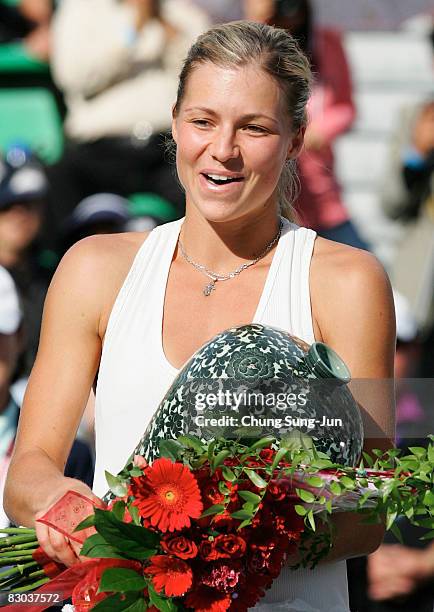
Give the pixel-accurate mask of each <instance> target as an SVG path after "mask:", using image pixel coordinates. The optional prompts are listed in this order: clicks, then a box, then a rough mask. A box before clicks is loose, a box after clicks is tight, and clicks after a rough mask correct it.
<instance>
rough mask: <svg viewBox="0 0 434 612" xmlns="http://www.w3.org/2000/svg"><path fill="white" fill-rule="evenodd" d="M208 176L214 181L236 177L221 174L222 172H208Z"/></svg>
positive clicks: (229, 179)
mask: <svg viewBox="0 0 434 612" xmlns="http://www.w3.org/2000/svg"><path fill="white" fill-rule="evenodd" d="M207 176H209V178H211V179H213V180H214V181H231V180H233V179H234V178H235V177H234V176H221V175H220V174H208V175H207Z"/></svg>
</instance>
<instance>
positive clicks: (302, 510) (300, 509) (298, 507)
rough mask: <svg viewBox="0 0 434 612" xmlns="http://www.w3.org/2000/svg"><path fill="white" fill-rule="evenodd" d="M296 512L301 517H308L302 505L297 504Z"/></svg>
mask: <svg viewBox="0 0 434 612" xmlns="http://www.w3.org/2000/svg"><path fill="white" fill-rule="evenodd" d="M294 510H295V511H296V512H297V514H298V515H299V516H306V514H307V510H306V508H305V507H304V506H301V505H300V504H295V506H294Z"/></svg>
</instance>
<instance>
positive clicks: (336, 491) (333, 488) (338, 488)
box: [330, 480, 342, 495]
mask: <svg viewBox="0 0 434 612" xmlns="http://www.w3.org/2000/svg"><path fill="white" fill-rule="evenodd" d="M330 491H331V492H332V493H333V495H340V494H341V493H342V487H341V485H340V484H339V483H338V482H337V481H335V480H334V481H333V482H332V483H331V485H330Z"/></svg>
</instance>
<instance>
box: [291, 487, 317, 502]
mask: <svg viewBox="0 0 434 612" xmlns="http://www.w3.org/2000/svg"><path fill="white" fill-rule="evenodd" d="M295 492H296V493H297V495H298V496H299V498H300V499H302V500H303V501H304V502H307V503H312V502H314V501H315V495H314V494H313V493H311V492H310V491H306V489H295Z"/></svg>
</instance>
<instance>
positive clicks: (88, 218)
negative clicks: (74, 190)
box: [60, 193, 131, 254]
mask: <svg viewBox="0 0 434 612" xmlns="http://www.w3.org/2000/svg"><path fill="white" fill-rule="evenodd" d="M128 206H129V202H128V200H126V199H125V198H122V197H121V196H118V195H115V194H113V193H96V194H95V195H92V196H88V197H87V198H84V200H82V201H81V202H80V203H79V204H78V206H77V207H76V208H75V209H74V210H73V211H72V213H71V214H70V215H69V216H68V217H67V218H66V219H65V223H64V225H63V228H62V230H63V231H62V235H61V248H60V251H61V253H62V254H64V253H65V252H66V251H67V250H68V249H69V248H70V247H71V246H72V245H73V244H75V243H76V242H78V241H79V240H81V239H82V238H86V236H94V235H95V234H116V233H118V232H123V231H125V230H126V227H127V223H128V221H129V220H130V219H131V216H130V213H129V210H128Z"/></svg>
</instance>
